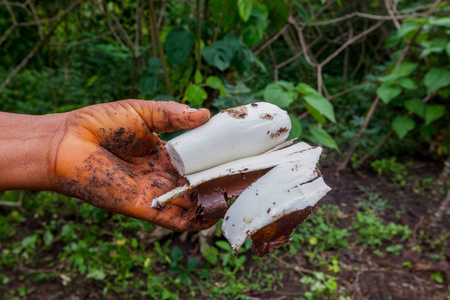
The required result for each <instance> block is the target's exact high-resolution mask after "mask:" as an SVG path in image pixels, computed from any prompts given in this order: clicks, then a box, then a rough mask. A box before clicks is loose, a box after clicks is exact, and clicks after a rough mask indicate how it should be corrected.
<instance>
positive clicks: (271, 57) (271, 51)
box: [268, 45, 278, 81]
mask: <svg viewBox="0 0 450 300" xmlns="http://www.w3.org/2000/svg"><path fill="white" fill-rule="evenodd" d="M268 49H269V54H270V59H272V64H273V72H274V74H273V77H274V81H278V68H277V60H276V58H275V54H274V53H273V50H272V45H269V47H268Z"/></svg>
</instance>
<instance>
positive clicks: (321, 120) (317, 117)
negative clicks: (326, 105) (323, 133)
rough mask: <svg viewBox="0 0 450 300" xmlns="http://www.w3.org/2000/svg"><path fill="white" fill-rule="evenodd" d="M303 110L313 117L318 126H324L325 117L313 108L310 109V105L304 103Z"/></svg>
mask: <svg viewBox="0 0 450 300" xmlns="http://www.w3.org/2000/svg"><path fill="white" fill-rule="evenodd" d="M305 108H306V110H307V111H309V113H310V114H311V116H313V118H314V120H316V121H317V122H318V123H319V124H322V125H323V124H325V121H326V119H325V117H324V116H323V115H322V114H321V113H320V112H319V111H318V110H317V109H315V108H314V107H312V106H311V105H309V104H308V103H305Z"/></svg>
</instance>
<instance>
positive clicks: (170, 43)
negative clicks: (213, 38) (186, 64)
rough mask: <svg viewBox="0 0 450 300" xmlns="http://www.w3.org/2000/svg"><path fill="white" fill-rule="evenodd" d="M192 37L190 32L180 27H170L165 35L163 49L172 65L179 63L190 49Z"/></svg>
mask: <svg viewBox="0 0 450 300" xmlns="http://www.w3.org/2000/svg"><path fill="white" fill-rule="evenodd" d="M193 45H194V38H193V36H192V33H190V32H189V31H187V30H185V29H182V28H175V29H172V30H171V31H170V32H169V34H168V35H167V38H166V41H165V43H164V50H165V52H166V54H167V58H168V59H169V61H170V63H171V64H172V65H174V66H178V65H179V64H181V63H182V62H183V61H184V60H185V59H186V58H188V56H189V54H190V53H191V51H192V46H193Z"/></svg>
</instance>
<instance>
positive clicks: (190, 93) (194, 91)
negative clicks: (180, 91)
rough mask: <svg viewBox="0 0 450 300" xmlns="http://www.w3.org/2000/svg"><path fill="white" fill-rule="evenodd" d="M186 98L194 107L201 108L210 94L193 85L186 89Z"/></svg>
mask: <svg viewBox="0 0 450 300" xmlns="http://www.w3.org/2000/svg"><path fill="white" fill-rule="evenodd" d="M184 96H185V97H186V99H187V100H188V101H189V102H190V103H191V104H192V105H193V106H200V105H202V104H203V101H205V100H206V98H207V97H208V94H206V92H205V90H204V89H202V88H201V87H199V86H198V85H195V84H192V85H190V86H189V87H188V88H187V89H186V92H185V94H184Z"/></svg>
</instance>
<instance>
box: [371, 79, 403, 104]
mask: <svg viewBox="0 0 450 300" xmlns="http://www.w3.org/2000/svg"><path fill="white" fill-rule="evenodd" d="M401 92H402V88H401V87H398V86H390V85H388V84H386V83H383V84H382V85H381V86H380V87H379V88H377V96H378V97H380V99H381V100H382V101H383V102H384V103H386V104H387V103H389V102H390V101H391V100H392V99H394V98H395V97H397V96H398V95H400V93H401Z"/></svg>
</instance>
